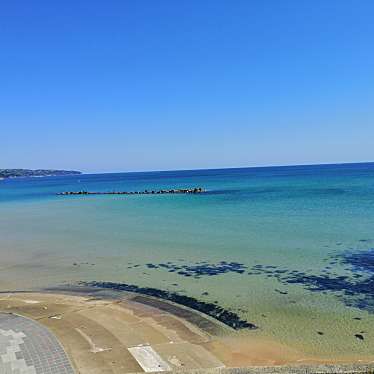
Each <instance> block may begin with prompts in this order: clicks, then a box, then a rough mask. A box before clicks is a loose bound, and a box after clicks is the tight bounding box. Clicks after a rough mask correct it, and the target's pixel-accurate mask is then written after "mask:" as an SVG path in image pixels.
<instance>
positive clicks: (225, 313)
mask: <svg viewBox="0 0 374 374" xmlns="http://www.w3.org/2000/svg"><path fill="white" fill-rule="evenodd" d="M80 284H81V285H84V286H89V287H99V288H108V289H113V290H119V291H128V292H134V293H138V294H142V295H148V296H153V297H157V298H159V299H164V300H169V301H172V302H174V303H176V304H180V305H184V306H187V307H189V308H191V309H195V310H197V311H199V312H202V313H205V314H207V315H208V316H210V317H213V318H215V319H217V320H218V321H220V322H222V323H224V324H226V325H227V326H230V327H232V328H233V329H235V330H240V329H256V328H257V326H256V325H255V324H253V323H250V322H248V321H245V320H243V319H241V318H240V317H239V316H238V315H237V314H236V313H234V312H231V311H229V310H226V309H224V308H223V307H221V306H219V305H215V304H212V303H207V302H205V301H200V300H197V299H195V298H193V297H190V296H184V295H179V294H177V293H175V292H171V291H165V290H159V289H157V288H152V287H138V286H136V285H133V284H126V283H113V282H96V281H93V282H80Z"/></svg>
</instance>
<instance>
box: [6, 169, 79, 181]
mask: <svg viewBox="0 0 374 374" xmlns="http://www.w3.org/2000/svg"><path fill="white" fill-rule="evenodd" d="M77 174H82V173H81V172H80V171H76V170H49V169H37V170H30V169H0V179H4V178H19V177H50V176H59V175H77Z"/></svg>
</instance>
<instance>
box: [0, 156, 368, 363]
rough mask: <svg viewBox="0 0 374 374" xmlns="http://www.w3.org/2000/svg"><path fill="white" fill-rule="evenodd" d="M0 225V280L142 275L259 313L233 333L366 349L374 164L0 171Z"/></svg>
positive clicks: (127, 279) (317, 350) (130, 279)
mask: <svg viewBox="0 0 374 374" xmlns="http://www.w3.org/2000/svg"><path fill="white" fill-rule="evenodd" d="M194 187H202V188H203V189H204V190H205V192H204V193H201V194H149V195H79V196H60V195H57V193H59V192H63V191H81V190H86V191H98V192H108V191H144V190H161V189H173V188H174V189H176V188H194ZM0 238H1V240H0V290H1V291H15V290H40V289H45V288H48V287H57V286H63V285H67V284H70V285H74V284H78V283H79V282H93V281H96V282H113V283H126V284H131V285H136V286H138V287H142V288H146V287H152V288H155V289H159V290H165V291H168V292H170V293H174V294H178V295H185V296H189V297H192V298H194V299H196V300H201V301H204V302H206V303H212V304H215V305H217V306H219V307H222V308H224V309H225V310H228V311H231V312H233V313H235V314H236V315H238V316H239V317H240V318H241V319H243V320H246V321H248V322H250V323H253V324H255V325H256V326H258V329H255V330H248V331H247V329H243V330H241V331H238V334H244V335H245V334H249V335H251V336H255V337H256V336H261V337H266V338H270V339H273V340H275V341H277V342H280V343H282V344H286V345H288V346H290V347H294V348H295V349H298V350H302V351H304V352H305V353H307V354H310V355H316V356H319V357H321V356H324V357H336V358H340V357H342V358H344V357H347V355H358V356H360V355H362V356H363V357H364V356H368V355H371V354H373V347H374V163H359V164H337V165H312V166H285V167H253V168H237V169H211V170H186V171H159V172H131V173H115V174H110V173H107V174H82V175H71V176H61V177H43V178H15V179H6V180H2V181H0Z"/></svg>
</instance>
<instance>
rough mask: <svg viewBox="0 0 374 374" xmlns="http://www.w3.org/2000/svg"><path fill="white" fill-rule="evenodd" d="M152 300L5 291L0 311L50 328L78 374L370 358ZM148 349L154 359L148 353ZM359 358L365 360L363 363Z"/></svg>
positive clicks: (283, 366)
mask: <svg viewBox="0 0 374 374" xmlns="http://www.w3.org/2000/svg"><path fill="white" fill-rule="evenodd" d="M152 300H153V299H152V298H149V297H143V296H139V295H133V294H130V293H125V294H123V295H122V296H121V297H119V298H109V297H107V296H103V295H100V294H99V293H98V294H97V295H94V294H91V295H71V294H70V295H69V294H60V293H31V292H25V293H23V292H20V293H3V294H1V297H0V312H2V313H4V312H5V313H14V314H17V315H21V316H24V317H28V318H30V319H32V320H34V321H37V322H39V323H40V324H42V325H44V326H45V327H47V328H48V329H49V330H50V331H51V332H52V333H53V334H55V336H56V337H57V339H58V340H59V341H60V343H61V344H62V346H63V347H64V349H65V351H66V353H67V354H68V356H69V358H70V359H71V361H72V364H73V365H74V367H75V369H76V370H77V372H79V373H130V372H143V371H146V372H147V371H149V372H151V371H158V370H157V367H156V369H155V368H154V362H153V361H154V360H153V359H154V357H156V358H157V360H158V361H157V365H158V366H159V367H160V370H159V371H171V370H172V371H174V370H180V369H183V370H186V369H190V370H192V369H196V370H198V369H217V370H218V369H219V370H230V368H240V367H241V368H245V367H249V366H251V367H253V366H254V367H258V368H256V369H255V368H254V369H253V370H255V371H254V372H256V371H260V372H267V370H274V368H273V369H269V367H271V366H279V368H278V369H277V370H278V371H279V372H282V371H284V370H286V368H289V369H288V371H287V372H290V370H291V369H292V370H304V369H302V368H304V366H305V365H313V366H315V365H324V364H332V365H344V364H349V363H353V362H355V363H356V365H355V367H356V369H357V372H362V370H363V369H365V368H368V367H369V366H366V365H365V364H370V363H371V362H373V358H370V357H367V358H366V359H363V358H360V360H358V359H357V357H346V358H344V359H335V360H325V359H319V358H318V357H310V356H307V355H304V354H302V353H301V352H298V351H296V350H293V349H291V348H288V347H285V346H282V345H280V344H277V343H276V342H273V341H269V340H264V339H263V338H259V337H256V334H254V336H253V338H249V337H248V336H246V337H243V336H241V335H240V334H238V333H237V332H235V331H234V330H232V329H230V328H227V327H225V326H224V325H222V324H220V323H219V322H216V321H214V320H213V319H211V318H209V317H207V316H204V315H203V314H201V313H198V312H196V311H193V310H188V309H186V308H184V307H183V308H182V307H179V308H181V311H182V313H184V314H185V315H189V317H191V316H192V317H191V318H193V319H191V318H188V319H189V321H187V319H186V318H181V317H180V316H181V315H183V314H181V313H179V316H178V315H176V314H178V313H176V312H175V310H176V308H178V306H176V305H171V304H170V303H167V302H164V301H162V303H164V304H165V305H168V304H169V305H170V306H172V308H171V309H170V312H169V311H168V310H167V308H165V307H163V308H162V310H161V309H160V308H156V307H155V306H151V304H152V305H154V303H152ZM149 301H150V302H149ZM158 302H160V301H158ZM191 320H194V321H196V323H191V322H190V321H191ZM213 326H214V327H213ZM148 351H150V352H151V356H152V355H154V357H153V358H152V357H151V359H150V356H149V354H150V352H148ZM147 355H148V356H147ZM147 357H148V358H147ZM152 360H153V361H152ZM357 363H361V364H362V366H361V368H360V367H359V366H358V365H357ZM152 365H153V366H152ZM342 367H343V368H344V366H342ZM290 368H291V369H290ZM298 368H299V369H298ZM329 368H330V369H329V370H332V369H331V368H332V367H329ZM348 369H349V370H352V367H350V366H348V367H347V370H348ZM359 369H360V370H359ZM311 372H312V371H311ZM332 372H334V371H332ZM343 372H344V371H343Z"/></svg>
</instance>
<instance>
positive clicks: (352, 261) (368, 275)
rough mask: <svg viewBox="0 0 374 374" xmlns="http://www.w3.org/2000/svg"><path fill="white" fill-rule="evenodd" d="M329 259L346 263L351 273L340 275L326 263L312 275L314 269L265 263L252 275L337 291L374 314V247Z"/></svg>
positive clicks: (315, 289) (315, 288)
mask: <svg viewBox="0 0 374 374" xmlns="http://www.w3.org/2000/svg"><path fill="white" fill-rule="evenodd" d="M329 260H330V265H336V264H338V263H339V264H341V265H343V266H344V267H345V271H346V272H347V275H338V274H337V273H335V272H333V271H332V266H326V267H325V268H324V269H323V270H322V271H321V274H311V271H310V270H308V271H305V272H302V271H297V270H289V269H280V268H276V267H274V266H269V265H267V266H266V265H261V264H257V265H254V266H253V267H252V268H251V269H250V270H251V271H250V272H249V273H248V274H250V275H253V274H259V273H260V274H262V275H265V276H267V277H275V278H276V279H277V280H278V281H279V282H280V283H282V284H284V285H287V284H299V285H302V286H303V287H304V288H305V289H307V290H309V291H311V292H322V293H327V292H333V293H335V295H336V296H337V297H338V298H340V299H341V300H342V301H343V302H344V303H345V305H347V306H351V307H356V308H359V309H362V310H366V311H368V312H370V313H374V248H372V249H368V250H365V251H346V252H343V253H339V254H337V255H336V254H335V255H334V256H333V257H330V259H329ZM275 291H276V292H279V290H275ZM279 293H282V292H279Z"/></svg>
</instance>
